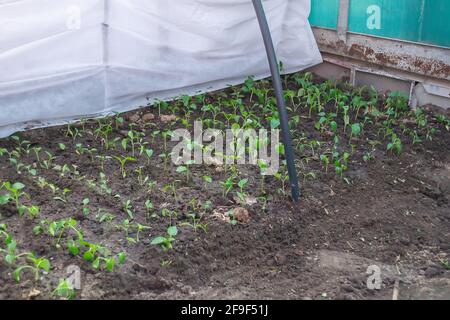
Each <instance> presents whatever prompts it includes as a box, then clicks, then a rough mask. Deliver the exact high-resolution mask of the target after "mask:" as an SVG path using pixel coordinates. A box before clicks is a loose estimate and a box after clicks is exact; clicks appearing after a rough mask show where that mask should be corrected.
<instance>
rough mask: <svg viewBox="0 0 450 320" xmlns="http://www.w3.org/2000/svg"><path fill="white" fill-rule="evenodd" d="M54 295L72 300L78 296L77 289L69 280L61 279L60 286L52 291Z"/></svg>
mask: <svg viewBox="0 0 450 320" xmlns="http://www.w3.org/2000/svg"><path fill="white" fill-rule="evenodd" d="M52 295H53V296H56V297H59V298H62V299H65V300H72V299H75V297H76V292H75V289H74V288H73V287H72V285H71V284H70V282H69V280H67V279H61V280H59V283H58V286H57V287H56V289H55V290H53V292H52Z"/></svg>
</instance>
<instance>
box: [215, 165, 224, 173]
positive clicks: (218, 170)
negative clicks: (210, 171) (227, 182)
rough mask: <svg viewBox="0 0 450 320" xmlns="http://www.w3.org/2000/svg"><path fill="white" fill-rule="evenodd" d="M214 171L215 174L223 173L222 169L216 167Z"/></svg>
mask: <svg viewBox="0 0 450 320" xmlns="http://www.w3.org/2000/svg"><path fill="white" fill-rule="evenodd" d="M215 171H216V172H217V173H222V172H223V167H221V166H218V167H216V169H215Z"/></svg>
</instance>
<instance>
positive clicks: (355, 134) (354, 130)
mask: <svg viewBox="0 0 450 320" xmlns="http://www.w3.org/2000/svg"><path fill="white" fill-rule="evenodd" d="M360 134H361V125H360V124H359V123H354V124H352V131H351V133H350V140H349V143H350V142H351V141H352V138H353V137H358V136H359V135H360Z"/></svg>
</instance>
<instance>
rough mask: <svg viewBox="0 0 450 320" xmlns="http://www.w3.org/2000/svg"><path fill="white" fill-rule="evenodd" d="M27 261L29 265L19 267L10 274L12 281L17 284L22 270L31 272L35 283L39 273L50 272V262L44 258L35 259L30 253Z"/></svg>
mask: <svg viewBox="0 0 450 320" xmlns="http://www.w3.org/2000/svg"><path fill="white" fill-rule="evenodd" d="M27 259H28V260H29V261H30V262H31V264H28V265H22V266H19V267H18V268H17V269H16V270H14V272H13V273H12V276H13V278H14V280H16V281H17V282H19V281H20V276H21V274H22V272H23V271H24V270H27V269H29V270H31V271H32V272H33V273H34V279H35V280H36V281H38V280H39V275H40V273H41V271H45V272H49V271H50V261H49V260H48V259H45V258H44V257H40V258H39V257H36V256H35V255H34V254H32V253H28V254H27Z"/></svg>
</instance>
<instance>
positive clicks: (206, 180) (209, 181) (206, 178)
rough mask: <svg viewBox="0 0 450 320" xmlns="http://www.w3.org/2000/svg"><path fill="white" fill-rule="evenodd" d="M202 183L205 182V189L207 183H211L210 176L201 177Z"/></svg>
mask: <svg viewBox="0 0 450 320" xmlns="http://www.w3.org/2000/svg"><path fill="white" fill-rule="evenodd" d="M203 181H204V182H205V188H207V186H206V184H207V183H212V178H211V177H210V176H203Z"/></svg>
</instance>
